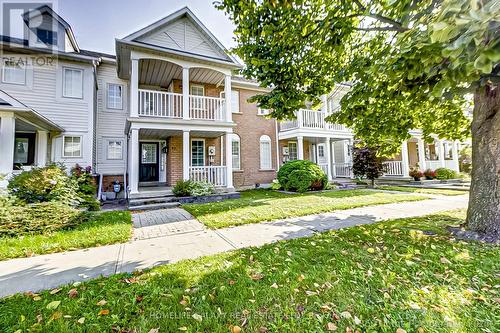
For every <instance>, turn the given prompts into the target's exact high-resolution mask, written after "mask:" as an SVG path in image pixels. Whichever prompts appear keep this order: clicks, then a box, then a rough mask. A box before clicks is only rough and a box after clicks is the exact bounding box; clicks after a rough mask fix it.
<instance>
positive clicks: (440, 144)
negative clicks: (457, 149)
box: [436, 140, 446, 168]
mask: <svg viewBox="0 0 500 333" xmlns="http://www.w3.org/2000/svg"><path fill="white" fill-rule="evenodd" d="M436 144H437V145H438V155H439V156H438V157H439V165H440V166H441V168H445V167H446V162H445V160H444V142H443V140H439V141H437V142H436Z"/></svg>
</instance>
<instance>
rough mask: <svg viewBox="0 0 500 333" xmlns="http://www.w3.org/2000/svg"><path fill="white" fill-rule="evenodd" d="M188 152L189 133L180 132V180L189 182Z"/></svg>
mask: <svg viewBox="0 0 500 333" xmlns="http://www.w3.org/2000/svg"><path fill="white" fill-rule="evenodd" d="M190 155H191V154H190V152H189V131H183V132H182V179H183V180H189V165H190V164H191V163H190Z"/></svg>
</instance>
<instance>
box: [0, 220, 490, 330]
mask: <svg viewBox="0 0 500 333" xmlns="http://www.w3.org/2000/svg"><path fill="white" fill-rule="evenodd" d="M463 216H464V212H463V211H462V212H461V213H459V214H457V213H453V214H440V215H433V216H427V217H420V218H411V219H400V220H395V221H388V222H381V223H377V224H373V225H365V226H359V227H353V228H348V229H343V230H337V231H331V232H327V233H324V234H319V235H315V236H313V237H311V238H302V239H295V240H289V241H282V242H279V243H275V244H270V245H266V246H263V247H261V248H249V249H243V250H238V251H233V252H228V253H224V254H220V255H215V256H210V257H204V258H200V259H197V260H188V261H183V262H180V263H177V264H172V265H166V266H161V267H158V268H155V269H152V270H150V271H147V272H142V273H137V274H132V275H131V274H127V275H117V276H113V277H110V278H101V279H97V280H93V281H89V282H85V283H82V284H75V285H70V286H67V287H62V288H61V289H55V290H53V291H52V292H49V291H46V292H43V293H40V294H38V295H37V294H18V295H15V296H13V297H10V298H6V299H3V300H0V328H3V329H2V331H4V332H17V331H18V330H19V331H22V332H25V331H28V330H33V331H43V332H111V331H113V332H240V330H239V328H241V332H326V331H337V332H356V331H359V332H392V333H394V332H405V331H406V332H498V331H500V320H499V316H500V308H499V302H500V300H499V299H498V294H499V290H498V289H499V285H498V281H495V280H496V279H497V278H498V276H497V275H498V272H499V270H500V261H498V258H499V256H500V248H499V247H498V246H493V245H484V244H480V243H475V242H472V243H466V242H462V241H458V240H456V239H455V238H453V237H450V236H449V235H448V234H447V232H446V230H445V229H444V226H445V225H448V224H454V225H456V224H460V223H462V222H463ZM422 230H431V231H434V232H436V231H437V233H436V234H431V235H429V234H427V233H424V232H422Z"/></svg>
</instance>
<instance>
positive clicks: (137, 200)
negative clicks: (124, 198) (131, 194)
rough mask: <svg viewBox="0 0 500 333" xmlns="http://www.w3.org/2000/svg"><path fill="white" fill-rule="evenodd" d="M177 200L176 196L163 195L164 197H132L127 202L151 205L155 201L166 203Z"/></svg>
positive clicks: (135, 204) (129, 203)
mask: <svg viewBox="0 0 500 333" xmlns="http://www.w3.org/2000/svg"><path fill="white" fill-rule="evenodd" d="M168 202H177V197H174V196H164V197H151V198H134V199H130V200H129V202H128V205H129V206H141V205H151V204H155V203H168Z"/></svg>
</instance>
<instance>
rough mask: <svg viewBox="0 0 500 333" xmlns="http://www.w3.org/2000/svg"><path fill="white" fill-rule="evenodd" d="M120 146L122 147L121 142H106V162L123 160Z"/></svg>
mask: <svg viewBox="0 0 500 333" xmlns="http://www.w3.org/2000/svg"><path fill="white" fill-rule="evenodd" d="M122 146H123V141H122V140H108V144H107V159H108V160H121V159H123V149H122Z"/></svg>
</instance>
